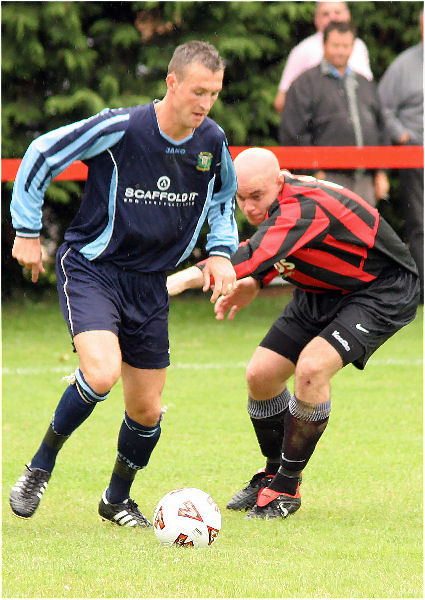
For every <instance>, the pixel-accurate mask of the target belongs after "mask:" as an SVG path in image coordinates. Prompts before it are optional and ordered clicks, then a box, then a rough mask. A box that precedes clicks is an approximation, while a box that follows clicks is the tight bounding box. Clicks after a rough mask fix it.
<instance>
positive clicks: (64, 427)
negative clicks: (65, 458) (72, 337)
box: [31, 384, 96, 473]
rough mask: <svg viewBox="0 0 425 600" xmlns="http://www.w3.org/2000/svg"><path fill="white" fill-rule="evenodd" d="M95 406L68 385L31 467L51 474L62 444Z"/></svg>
mask: <svg viewBox="0 0 425 600" xmlns="http://www.w3.org/2000/svg"><path fill="white" fill-rule="evenodd" d="M95 406H96V404H95V403H94V402H87V401H86V400H84V399H83V398H82V397H81V396H80V393H79V391H78V389H77V385H76V384H72V385H69V386H68V387H67V388H66V390H65V391H64V393H63V394H62V398H61V399H60V401H59V404H58V406H57V408H56V410H55V414H54V415H53V419H52V423H51V425H49V428H48V430H47V432H46V435H45V436H44V439H43V441H42V442H41V445H40V447H39V448H38V450H37V452H36V453H35V455H34V456H33V458H32V460H31V466H32V467H35V468H38V469H44V470H45V471H48V472H49V473H51V472H52V471H53V468H54V466H55V462H56V456H57V454H58V452H59V450H60V449H61V448H62V446H63V444H64V442H65V441H66V439H67V438H68V437H69V436H70V435H71V433H72V432H73V431H75V429H77V427H79V426H80V425H81V423H83V422H84V421H85V420H86V419H87V417H88V416H89V415H90V414H91V413H92V411H93V409H94V407H95Z"/></svg>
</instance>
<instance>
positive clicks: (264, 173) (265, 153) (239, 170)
mask: <svg viewBox="0 0 425 600" xmlns="http://www.w3.org/2000/svg"><path fill="white" fill-rule="evenodd" d="M234 165H235V171H236V177H237V179H238V184H241V185H245V184H246V183H248V182H252V181H253V180H258V181H259V182H260V181H265V182H275V181H276V180H277V178H278V176H279V173H280V167H279V161H278V160H277V158H276V155H275V154H273V152H271V151H270V150H266V149H265V148H248V149H247V150H244V151H243V152H241V153H240V154H238V155H237V157H236V158H235V160H234Z"/></svg>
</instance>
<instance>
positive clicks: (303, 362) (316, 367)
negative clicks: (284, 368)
mask: <svg viewBox="0 0 425 600" xmlns="http://www.w3.org/2000/svg"><path fill="white" fill-rule="evenodd" d="M295 378H296V381H297V382H298V384H300V385H305V386H313V385H317V384H319V383H325V381H327V376H326V374H325V373H324V370H323V368H322V365H321V363H320V361H319V360H318V359H317V357H314V356H312V355H304V356H303V355H302V354H301V356H300V358H299V359H298V362H297V366H296V369H295Z"/></svg>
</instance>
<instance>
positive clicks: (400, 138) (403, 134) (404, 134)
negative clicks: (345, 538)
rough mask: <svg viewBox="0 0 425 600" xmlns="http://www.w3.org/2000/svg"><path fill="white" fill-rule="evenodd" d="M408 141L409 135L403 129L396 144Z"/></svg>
mask: <svg viewBox="0 0 425 600" xmlns="http://www.w3.org/2000/svg"><path fill="white" fill-rule="evenodd" d="M409 141H410V136H409V134H408V133H407V131H403V133H402V134H401V136H400V137H399V138H398V140H397V143H398V144H407V142H409Z"/></svg>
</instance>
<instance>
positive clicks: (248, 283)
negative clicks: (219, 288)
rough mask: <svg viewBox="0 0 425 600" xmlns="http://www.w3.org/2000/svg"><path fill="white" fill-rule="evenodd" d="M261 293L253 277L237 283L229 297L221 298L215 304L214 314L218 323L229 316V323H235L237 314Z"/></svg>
mask: <svg viewBox="0 0 425 600" xmlns="http://www.w3.org/2000/svg"><path fill="white" fill-rule="evenodd" d="M259 291H260V284H259V283H258V281H256V280H255V279H254V278H253V277H245V279H240V280H239V281H237V282H236V287H235V289H234V290H233V292H231V293H230V294H228V295H227V296H220V298H219V299H218V300H217V302H216V303H215V307H214V312H215V315H216V316H215V318H216V319H217V321H223V319H224V317H225V316H226V313H227V312H228V313H229V314H228V315H227V320H228V321H233V319H234V318H235V316H236V313H237V312H238V311H239V310H240V309H241V308H243V307H244V306H247V304H249V303H250V302H251V301H252V300H254V298H255V297H256V295H257V294H258V292H259Z"/></svg>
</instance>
